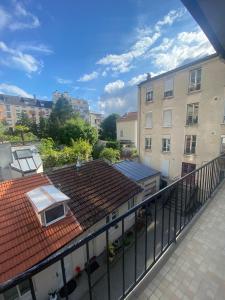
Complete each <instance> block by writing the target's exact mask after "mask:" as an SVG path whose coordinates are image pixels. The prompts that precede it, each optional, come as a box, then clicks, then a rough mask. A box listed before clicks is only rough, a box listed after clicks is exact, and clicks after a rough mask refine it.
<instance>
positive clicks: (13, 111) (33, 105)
mask: <svg viewBox="0 0 225 300" xmlns="http://www.w3.org/2000/svg"><path fill="white" fill-rule="evenodd" d="M51 110H52V102H50V101H45V100H39V99H36V98H35V97H34V98H33V99H32V98H25V97H20V96H10V95H4V94H0V121H3V120H5V121H6V122H7V124H8V125H9V126H10V127H14V126H15V124H16V122H17V121H19V120H20V117H21V114H22V112H24V113H26V114H27V116H28V117H29V118H31V119H33V120H34V121H35V122H37V123H39V120H40V117H41V116H42V117H44V118H48V117H49V115H50V113H51Z"/></svg>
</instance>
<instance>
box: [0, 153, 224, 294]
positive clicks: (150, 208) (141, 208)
mask: <svg viewBox="0 0 225 300" xmlns="http://www.w3.org/2000/svg"><path fill="white" fill-rule="evenodd" d="M224 169H225V156H224V155H223V156H220V157H217V158H215V159H213V160H212V161H210V162H208V163H206V164H205V165H203V166H202V167H200V168H198V169H196V170H194V171H193V172H191V173H189V174H188V175H186V176H184V177H182V178H180V179H178V180H177V181H176V182H174V183H172V184H171V185H169V186H167V187H166V188H164V189H162V190H160V191H159V192H157V193H155V194H154V195H152V196H150V197H148V198H147V199H145V200H144V201H143V202H142V203H140V204H138V205H136V206H135V207H133V208H131V209H130V210H129V211H127V212H126V213H124V214H123V215H121V216H119V217H118V218H116V219H115V220H113V221H112V222H110V223H108V224H106V225H105V226H103V227H102V228H100V229H99V230H97V231H96V232H94V233H92V234H90V235H88V236H87V237H86V238H84V239H82V240H80V241H78V242H77V243H76V244H73V245H69V246H68V247H67V248H66V249H64V250H61V251H59V252H57V253H56V254H54V255H52V256H51V257H49V258H48V259H46V260H44V261H42V262H40V263H39V264H37V265H35V266H34V267H32V268H31V269H29V270H27V271H26V272H24V273H23V274H20V275H18V276H17V277H16V278H14V279H12V280H10V281H8V282H6V283H4V284H2V285H0V293H3V292H4V291H6V290H8V289H9V288H12V287H14V286H15V285H17V284H19V283H20V282H22V281H23V280H25V279H28V280H29V283H30V291H31V295H32V299H36V294H35V290H34V285H33V281H32V277H33V276H34V275H36V274H37V273H39V272H40V271H43V270H44V269H46V268H47V267H49V266H50V265H52V264H54V263H56V262H58V261H60V263H61V272H62V278H63V283H64V287H65V288H64V291H65V293H66V299H68V297H69V296H68V290H67V285H66V272H65V265H64V258H65V257H66V256H67V255H68V254H70V253H72V252H74V251H76V250H77V249H79V248H80V247H84V249H85V251H86V264H85V265H86V273H87V283H88V284H87V286H88V293H89V299H94V296H93V295H94V290H95V288H96V287H95V282H93V277H92V274H91V271H90V265H91V257H90V244H91V242H92V241H93V240H94V239H96V238H98V237H99V236H100V235H101V236H102V235H104V238H105V245H106V247H105V261H106V268H105V279H106V280H105V283H104V284H105V287H104V291H103V289H102V293H103V292H105V293H106V296H105V297H104V299H123V298H125V297H126V296H127V295H128V294H129V293H130V292H131V291H132V290H133V289H134V288H135V287H136V285H137V284H138V283H139V282H140V280H141V279H142V278H143V277H144V276H145V275H146V274H147V273H148V272H149V271H151V269H152V268H153V266H154V265H155V264H157V262H158V260H159V259H160V257H161V256H162V255H163V254H164V253H165V252H166V251H167V250H168V249H169V248H170V247H171V245H172V244H173V243H175V242H176V240H177V237H178V236H179V235H180V233H181V232H182V231H183V230H184V228H186V226H188V224H189V223H190V222H191V220H192V218H193V217H194V216H195V215H196V214H197V213H198V211H199V210H200V209H201V208H202V207H204V205H205V204H206V202H207V200H209V199H210V197H211V195H212V193H213V192H214V191H215V190H216V189H217V187H218V185H219V184H220V182H221V181H222V180H223V179H224ZM131 217H133V220H134V222H133V226H132V227H131V228H129V230H128V231H126V228H127V226H126V224H127V223H126V222H127V220H128V219H129V220H130V219H131ZM117 225H120V228H121V236H120V237H119V239H117V240H116V241H114V242H113V241H112V240H110V232H111V230H113V229H114V228H115V227H116V226H117ZM128 234H129V236H130V237H132V238H131V239H130V246H129V247H127V243H126V241H127V237H128ZM118 245H119V246H118ZM112 247H113V251H112ZM128 248H129V249H130V251H132V253H133V254H132V256H131V257H132V259H131V258H130V257H129V260H128V257H127V254H126V253H127V251H128V250H127V249H128ZM116 255H119V257H120V258H119V260H120V263H121V264H120V266H121V267H120V271H121V274H122V275H121V278H120V276H119V275H117V277H116V278H117V284H119V285H120V289H119V294H118V289H117V294H116V295H115V283H114V282H112V276H111V275H112V272H113V268H112V260H113V259H114V258H115V256H116ZM128 266H129V268H130V269H129V270H130V272H127V271H126V270H127V267H128ZM131 266H132V267H131ZM128 273H129V274H128ZM131 273H132V274H131ZM114 275H115V274H114ZM114 278H115V276H114ZM112 283H113V284H112ZM71 299H72V298H71ZM76 299H78V298H77V297H76Z"/></svg>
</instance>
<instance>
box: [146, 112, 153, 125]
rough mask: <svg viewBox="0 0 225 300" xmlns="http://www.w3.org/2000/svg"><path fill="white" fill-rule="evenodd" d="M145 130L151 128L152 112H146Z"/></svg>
mask: <svg viewBox="0 0 225 300" xmlns="http://www.w3.org/2000/svg"><path fill="white" fill-rule="evenodd" d="M145 128H152V112H151V111H150V112H147V113H146V115H145Z"/></svg>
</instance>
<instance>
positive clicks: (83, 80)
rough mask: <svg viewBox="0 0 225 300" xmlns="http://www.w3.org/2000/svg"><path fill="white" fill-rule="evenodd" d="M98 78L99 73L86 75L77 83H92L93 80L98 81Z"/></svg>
mask: <svg viewBox="0 0 225 300" xmlns="http://www.w3.org/2000/svg"><path fill="white" fill-rule="evenodd" d="M97 77H98V72H95V71H94V72H92V73H90V74H85V75H83V76H82V77H81V78H79V79H78V80H77V81H80V82H86V81H90V80H93V79H96V78H97Z"/></svg>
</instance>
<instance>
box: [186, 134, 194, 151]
mask: <svg viewBox="0 0 225 300" xmlns="http://www.w3.org/2000/svg"><path fill="white" fill-rule="evenodd" d="M195 149H196V135H186V136H185V148H184V153H185V154H195Z"/></svg>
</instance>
